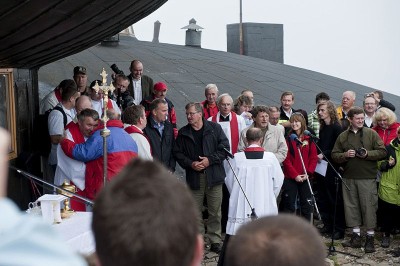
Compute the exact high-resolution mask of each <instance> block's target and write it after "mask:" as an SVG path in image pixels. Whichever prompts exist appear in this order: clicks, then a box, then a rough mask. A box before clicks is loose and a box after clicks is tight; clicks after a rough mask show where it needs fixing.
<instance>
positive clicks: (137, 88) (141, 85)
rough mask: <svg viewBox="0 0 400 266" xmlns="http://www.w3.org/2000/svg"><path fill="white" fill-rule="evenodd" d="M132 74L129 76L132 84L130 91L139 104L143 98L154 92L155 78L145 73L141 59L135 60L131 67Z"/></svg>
mask: <svg viewBox="0 0 400 266" xmlns="http://www.w3.org/2000/svg"><path fill="white" fill-rule="evenodd" d="M129 71H130V72H131V74H130V75H129V76H128V78H129V81H130V84H129V87H128V91H129V93H130V94H131V96H132V97H133V99H134V103H135V105H139V104H140V102H142V100H143V99H144V98H146V97H148V96H150V94H151V93H152V91H151V90H152V89H153V84H154V82H153V79H152V78H150V77H149V76H146V75H143V64H142V62H140V61H139V60H133V61H132V62H131V66H130V67H129Z"/></svg>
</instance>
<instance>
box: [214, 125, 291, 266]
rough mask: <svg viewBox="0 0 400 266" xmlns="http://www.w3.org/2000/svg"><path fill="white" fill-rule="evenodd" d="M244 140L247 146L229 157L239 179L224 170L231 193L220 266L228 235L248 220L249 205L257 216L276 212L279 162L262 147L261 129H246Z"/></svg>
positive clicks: (281, 177)
mask: <svg viewBox="0 0 400 266" xmlns="http://www.w3.org/2000/svg"><path fill="white" fill-rule="evenodd" d="M246 139H247V142H248V146H247V147H246V148H245V149H244V150H243V151H242V152H238V153H236V154H235V156H234V158H233V159H232V160H230V162H231V165H232V168H233V170H234V171H235V173H236V175H237V178H238V180H239V182H238V180H236V178H235V176H234V174H233V172H232V169H229V170H228V172H227V173H226V178H225V184H226V186H227V188H228V190H229V193H230V198H229V211H228V222H227V225H226V236H225V240H224V245H223V248H222V253H221V255H220V261H221V263H219V262H218V265H223V261H224V253H225V248H226V245H227V243H228V241H229V238H230V237H234V235H235V234H236V232H237V230H238V229H239V228H240V227H241V226H242V225H244V224H245V223H248V222H250V221H251V217H250V215H251V213H252V208H254V210H255V213H256V215H257V216H258V217H259V218H260V217H263V216H270V215H277V214H278V206H277V202H276V198H277V197H278V195H279V192H280V190H281V187H282V184H283V179H284V175H283V172H282V169H281V166H280V164H279V161H278V159H277V158H276V156H275V155H274V154H273V153H272V152H266V151H265V150H264V148H263V147H261V144H262V142H263V133H262V131H261V129H259V128H249V129H248V130H247V132H246ZM240 187H242V188H243V191H242V189H241V188H240ZM246 197H247V199H248V201H247V200H246ZM250 205H251V207H250Z"/></svg>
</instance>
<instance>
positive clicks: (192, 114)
mask: <svg viewBox="0 0 400 266" xmlns="http://www.w3.org/2000/svg"><path fill="white" fill-rule="evenodd" d="M198 113H199V112H193V113H186V116H194V115H195V114H198Z"/></svg>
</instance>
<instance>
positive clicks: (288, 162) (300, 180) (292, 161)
mask: <svg viewBox="0 0 400 266" xmlns="http://www.w3.org/2000/svg"><path fill="white" fill-rule="evenodd" d="M289 121H290V126H291V128H292V129H291V131H290V132H289V138H287V140H286V142H287V146H288V149H289V152H288V154H287V157H286V159H285V160H284V161H283V172H284V174H285V180H284V182H283V192H282V207H283V211H284V212H290V213H294V212H295V211H296V199H297V197H298V198H299V200H300V206H299V207H300V212H301V215H302V216H303V217H304V218H306V219H307V220H308V221H310V220H311V214H312V211H313V207H312V204H311V202H310V200H311V191H310V188H309V186H308V182H307V178H309V177H310V176H311V175H312V174H313V173H314V170H315V167H316V166H317V162H318V156H317V149H316V147H315V144H314V143H313V142H312V141H311V139H310V138H309V137H308V136H305V135H304V134H303V133H304V130H306V127H307V124H306V121H305V119H304V117H303V115H302V114H300V113H294V114H293V115H292V116H291V117H290V119H289ZM292 134H295V136H296V137H297V138H298V139H299V140H300V141H301V142H302V145H298V144H297V142H296V141H295V140H294V139H293V138H290V136H291V135H292ZM293 137H294V136H293ZM299 149H300V152H301V155H302V157H303V160H304V165H305V168H306V171H307V173H304V169H303V166H302V162H301V159H300V154H299Z"/></svg>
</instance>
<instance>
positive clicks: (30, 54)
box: [0, 0, 167, 68]
mask: <svg viewBox="0 0 400 266" xmlns="http://www.w3.org/2000/svg"><path fill="white" fill-rule="evenodd" d="M165 2H167V0H119V1H118V0H117V1H114V0H113V1H109V0H108V1H106V0H78V1H77V0H54V1H48V0H31V1H29V0H26V1H17V0H9V1H3V3H2V4H1V5H2V6H1V11H2V12H1V14H0V25H1V26H0V68H5V67H15V68H34V67H40V66H42V65H45V64H48V63H51V62H54V61H56V60H58V59H61V58H64V57H66V56H69V55H72V54H75V53H78V52H80V51H83V50H85V49H87V48H89V47H91V46H93V45H95V44H97V43H99V42H100V41H101V40H102V39H104V38H106V37H109V36H112V35H114V34H117V33H118V32H120V31H121V30H123V29H125V28H127V27H128V26H130V25H132V24H134V23H135V22H137V21H139V20H140V19H142V18H144V17H146V16H147V15H149V14H150V13H152V12H153V11H155V10H156V9H158V8H159V7H160V6H162V5H163V4H164V3H165Z"/></svg>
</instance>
